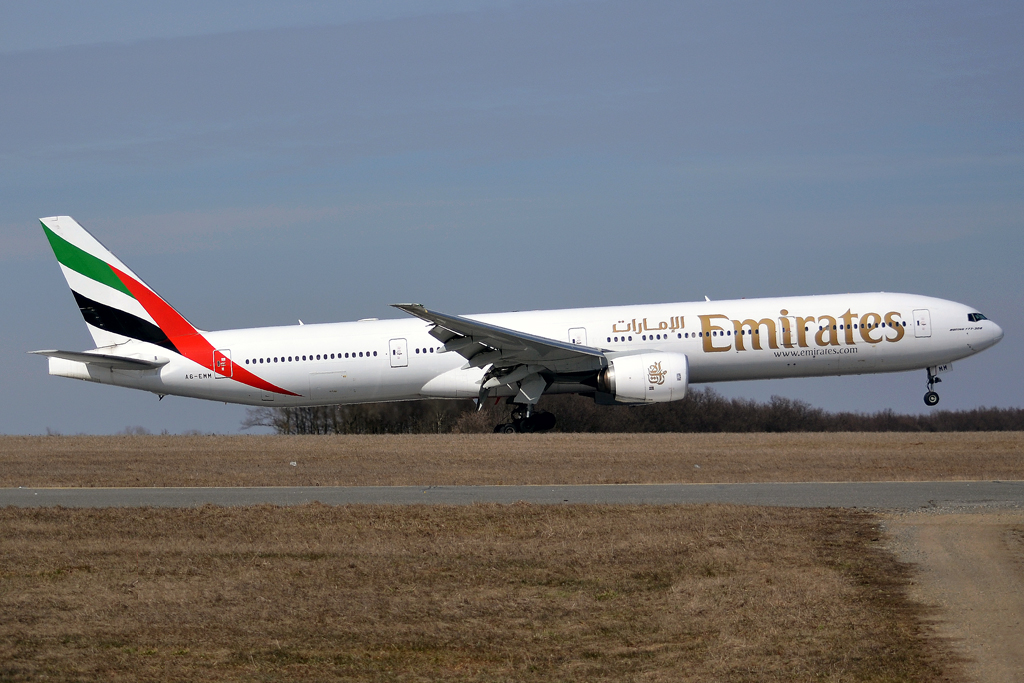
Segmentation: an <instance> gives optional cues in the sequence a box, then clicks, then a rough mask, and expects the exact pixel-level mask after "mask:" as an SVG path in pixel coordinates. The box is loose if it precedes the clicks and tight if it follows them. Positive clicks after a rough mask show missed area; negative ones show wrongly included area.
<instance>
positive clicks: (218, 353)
mask: <svg viewBox="0 0 1024 683" xmlns="http://www.w3.org/2000/svg"><path fill="white" fill-rule="evenodd" d="M233 370H234V366H233V365H232V364H231V349H217V350H215V351H214V352H213V376H214V377H216V378H217V379H224V378H225V377H231V375H232V372H233Z"/></svg>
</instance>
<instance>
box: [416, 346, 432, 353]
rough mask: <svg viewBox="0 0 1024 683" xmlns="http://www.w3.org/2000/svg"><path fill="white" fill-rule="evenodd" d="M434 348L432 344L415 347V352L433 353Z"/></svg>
mask: <svg viewBox="0 0 1024 683" xmlns="http://www.w3.org/2000/svg"><path fill="white" fill-rule="evenodd" d="M435 348H436V347H433V346H432V347H430V348H422V349H420V348H418V349H416V353H433V352H434V349H435Z"/></svg>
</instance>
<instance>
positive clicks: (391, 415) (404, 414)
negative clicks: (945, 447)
mask: <svg viewBox="0 0 1024 683" xmlns="http://www.w3.org/2000/svg"><path fill="white" fill-rule="evenodd" d="M539 408H540V409H542V410H548V411H551V412H553V413H555V415H557V417H558V424H557V425H556V426H555V429H554V431H559V432H594V433H596V432H971V431H1020V430H1024V409H1022V408H984V407H983V408H975V409H972V410H938V411H933V412H930V413H926V414H922V415H906V414H899V413H896V412H893V411H892V410H883V411H879V412H876V413H849V412H839V413H831V412H828V411H825V410H822V409H821V408H814V407H812V406H810V405H809V404H807V403H804V402H803V401H796V400H792V399H788V398H782V397H780V396H773V397H772V398H771V400H770V401H768V402H759V401H753V400H749V399H739V398H733V399H728V398H725V397H723V396H721V395H719V394H718V393H717V392H715V391H714V390H713V389H711V388H705V389H702V390H695V391H692V392H691V393H690V395H689V396H687V397H686V398H685V399H684V400H682V401H675V402H672V403H659V404H655V405H650V406H637V407H627V406H611V407H608V406H598V405H596V404H595V403H594V402H593V401H592V400H590V399H589V398H586V397H583V396H576V395H555V396H545V397H544V398H543V399H542V400H541V403H540V404H539ZM509 412H510V407H509V406H506V405H504V404H498V405H488V406H487V407H485V409H484V410H482V411H480V412H477V410H476V405H475V404H474V403H473V402H472V401H442V400H428V401H404V402H399V403H366V404H361V405H349V406H321V407H316V408H250V409H249V410H248V413H247V416H246V419H245V420H244V421H243V423H242V426H243V427H244V428H246V429H249V428H252V427H270V428H272V429H273V430H274V431H275V432H276V433H278V434H452V433H463V434H476V433H485V432H490V431H492V429H493V428H494V425H496V424H498V423H501V422H507V421H509Z"/></svg>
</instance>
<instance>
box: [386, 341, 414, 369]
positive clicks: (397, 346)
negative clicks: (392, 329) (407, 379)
mask: <svg viewBox="0 0 1024 683" xmlns="http://www.w3.org/2000/svg"><path fill="white" fill-rule="evenodd" d="M388 347H389V351H390V353H391V367H393V368H404V367H407V366H408V365H409V344H408V343H407V342H406V341H405V340H404V339H392V340H391V341H389V342H388Z"/></svg>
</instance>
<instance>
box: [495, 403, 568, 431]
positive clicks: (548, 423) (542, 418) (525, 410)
mask: <svg viewBox="0 0 1024 683" xmlns="http://www.w3.org/2000/svg"><path fill="white" fill-rule="evenodd" d="M554 426H555V416H554V415H553V414H552V413H535V412H533V406H532V405H525V406H520V407H517V408H516V409H515V410H513V411H512V422H508V423H505V424H500V425H496V426H495V427H494V433H495V434H515V433H517V432H518V433H522V434H529V433H531V432H546V431H547V430H549V429H551V428H552V427H554Z"/></svg>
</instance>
